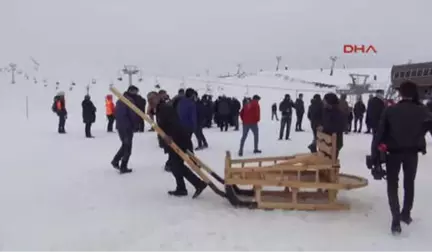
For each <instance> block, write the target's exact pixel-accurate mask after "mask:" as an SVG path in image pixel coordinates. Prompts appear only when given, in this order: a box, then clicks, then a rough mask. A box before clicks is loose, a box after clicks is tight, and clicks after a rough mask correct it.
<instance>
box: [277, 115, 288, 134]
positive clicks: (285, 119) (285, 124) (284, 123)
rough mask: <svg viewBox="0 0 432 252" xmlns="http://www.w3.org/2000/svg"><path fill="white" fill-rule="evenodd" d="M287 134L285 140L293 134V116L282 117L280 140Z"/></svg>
mask: <svg viewBox="0 0 432 252" xmlns="http://www.w3.org/2000/svg"><path fill="white" fill-rule="evenodd" d="M284 131H286V132H285V139H288V138H289V136H290V132H291V116H282V119H281V123H280V129H279V139H282V138H283V135H284Z"/></svg>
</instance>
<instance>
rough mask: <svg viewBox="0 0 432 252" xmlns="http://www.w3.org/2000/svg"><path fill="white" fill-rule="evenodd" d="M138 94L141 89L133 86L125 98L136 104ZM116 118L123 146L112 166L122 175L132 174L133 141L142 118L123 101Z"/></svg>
mask: <svg viewBox="0 0 432 252" xmlns="http://www.w3.org/2000/svg"><path fill="white" fill-rule="evenodd" d="M138 92H139V89H138V88H137V87H135V86H133V85H131V86H129V88H128V89H127V91H126V92H125V93H124V94H123V96H124V97H125V98H126V99H128V100H129V101H131V102H132V103H134V104H136V101H135V99H136V96H137V94H138ZM115 118H116V129H117V133H118V135H119V138H120V141H121V146H120V149H119V150H118V151H117V153H116V155H115V156H114V158H113V160H112V161H111V164H112V166H113V167H114V168H115V169H117V170H119V171H120V174H124V173H130V172H132V169H129V167H128V163H129V158H130V156H131V153H132V140H133V135H134V131H135V129H137V127H138V124H139V119H140V118H139V117H138V115H137V114H136V113H135V112H134V111H133V110H132V109H130V108H129V107H128V106H127V105H126V104H124V103H123V102H122V101H121V100H118V101H117V103H116V113H115Z"/></svg>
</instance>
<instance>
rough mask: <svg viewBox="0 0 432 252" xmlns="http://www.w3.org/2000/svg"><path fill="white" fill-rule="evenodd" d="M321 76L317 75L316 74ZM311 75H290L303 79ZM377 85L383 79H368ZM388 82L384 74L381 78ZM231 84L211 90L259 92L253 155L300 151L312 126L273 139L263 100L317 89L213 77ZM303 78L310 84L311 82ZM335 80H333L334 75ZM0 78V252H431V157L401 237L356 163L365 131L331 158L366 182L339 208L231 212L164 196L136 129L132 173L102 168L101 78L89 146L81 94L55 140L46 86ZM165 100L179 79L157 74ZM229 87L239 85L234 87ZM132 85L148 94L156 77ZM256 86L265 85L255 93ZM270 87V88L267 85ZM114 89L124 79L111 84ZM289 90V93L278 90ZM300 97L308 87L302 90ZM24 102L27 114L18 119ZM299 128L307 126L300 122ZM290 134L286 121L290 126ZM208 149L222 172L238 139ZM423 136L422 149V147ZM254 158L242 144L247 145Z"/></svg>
mask: <svg viewBox="0 0 432 252" xmlns="http://www.w3.org/2000/svg"><path fill="white" fill-rule="evenodd" d="M318 71H319V70H318ZM308 76H309V75H307V74H303V75H302V76H297V77H298V78H300V77H301V78H303V79H305V80H308V79H307V78H308ZM378 78H379V79H378V80H381V76H379V77H378ZM382 78H386V77H382ZM218 81H221V82H222V81H223V82H227V83H231V84H232V83H235V84H236V85H220V84H212V88H213V92H214V93H215V94H218V93H225V94H226V95H229V96H237V97H240V98H241V97H242V96H243V95H245V93H246V91H247V89H246V87H245V86H241V85H244V84H249V85H251V86H253V85H255V86H261V87H250V88H249V94H250V95H252V94H256V93H257V94H259V95H261V97H262V111H263V115H262V122H261V123H260V135H261V137H260V147H261V149H262V150H263V154H262V155H263V156H273V155H284V154H292V153H298V152H306V151H307V149H306V146H307V144H308V143H309V142H310V141H311V138H312V136H311V135H312V134H311V132H310V131H306V132H301V133H297V132H293V134H292V141H277V140H276V139H277V132H278V127H279V125H278V123H277V122H276V121H270V104H272V103H273V102H279V101H280V99H281V98H282V97H283V95H284V94H285V93H291V94H292V96H294V95H295V94H296V90H303V91H301V92H304V93H305V96H306V97H305V101H306V103H307V104H308V101H309V99H310V98H311V96H312V95H313V94H314V92H312V89H315V90H317V91H315V92H319V93H325V92H326V91H327V89H317V88H316V87H313V86H310V85H307V84H301V83H290V84H289V86H288V84H287V83H286V82H283V81H281V80H280V79H277V78H275V77H269V76H265V75H264V74H261V75H257V76H251V77H248V78H246V79H242V80H235V79H231V80H225V79H224V80H218ZM310 81H316V80H312V79H310ZM338 81H339V82H343V81H342V80H338ZM8 82H9V76H8V75H5V74H0V112H1V115H2V121H1V124H0V139H1V140H2V147H1V156H2V158H1V159H0V250H149V249H153V250H428V249H430V248H431V247H432V241H431V239H430V233H431V232H432V218H430V209H431V208H432V203H430V201H429V199H430V198H429V196H430V195H429V193H430V191H431V187H430V176H431V175H432V171H430V169H429V166H430V165H428V164H430V163H431V162H432V157H431V156H430V154H427V155H426V156H423V157H421V158H420V164H419V171H418V177H417V184H416V201H415V206H414V211H413V218H414V222H413V224H412V225H411V226H409V227H405V226H403V228H404V231H403V235H402V236H401V237H399V238H394V237H393V236H391V235H390V234H389V223H390V212H389V209H388V205H387V199H386V187H385V183H384V182H383V181H374V180H372V179H371V177H370V175H369V171H368V170H367V169H366V167H365V165H364V156H365V155H366V154H367V153H368V150H369V144H370V136H369V135H364V134H351V135H348V136H346V138H345V147H344V149H343V150H342V152H341V163H342V171H343V172H346V173H352V174H356V175H360V176H364V177H367V178H370V185H369V186H368V187H366V188H364V189H359V190H354V191H348V192H342V193H341V200H346V201H349V202H351V204H352V209H351V210H350V211H346V212H298V211H261V210H248V209H234V208H233V207H232V206H231V205H230V204H229V203H228V202H227V201H226V200H224V199H222V198H220V197H218V196H217V195H215V194H214V193H213V192H212V191H210V190H206V191H204V193H203V194H202V196H201V197H200V198H199V199H196V200H192V199H191V198H190V197H187V198H181V199H178V198H172V197H169V196H168V195H167V193H166V192H167V191H168V190H170V189H173V187H174V180H173V178H172V176H171V175H170V174H168V173H166V172H164V171H163V168H162V166H163V164H164V162H165V160H166V156H165V155H164V154H163V152H162V151H161V150H160V149H159V148H158V146H157V141H156V135H155V133H151V132H145V133H142V134H136V135H135V139H134V147H133V154H132V158H131V163H130V165H131V167H132V168H133V169H134V172H133V173H132V174H128V175H124V176H120V175H119V174H118V173H117V172H116V171H115V170H114V169H113V168H111V166H110V164H109V162H110V160H111V158H112V156H113V154H114V153H115V152H116V151H117V148H118V147H119V140H118V137H117V135H116V134H108V133H106V132H105V124H106V120H105V117H104V96H105V95H106V94H107V93H108V84H109V81H107V80H101V81H99V80H98V82H97V84H95V85H93V86H92V88H91V90H90V92H91V95H92V99H93V100H94V102H95V105H96V106H97V108H98V109H99V110H98V114H97V122H96V123H95V125H94V127H93V132H94V135H95V136H96V138H95V139H85V138H84V125H83V124H82V122H81V121H82V119H81V105H80V104H81V100H82V98H83V96H84V94H85V88H84V86H82V85H78V86H77V87H75V88H74V90H72V91H67V87H68V84H65V85H63V83H62V84H61V89H62V90H65V91H66V93H67V94H66V95H67V96H66V106H67V108H68V110H69V116H68V120H67V124H66V130H67V131H68V134H66V135H58V134H57V133H56V127H57V117H56V116H55V115H53V114H52V112H51V110H50V107H51V102H52V98H53V95H54V94H55V92H56V91H55V89H54V86H53V85H52V84H50V86H48V87H46V88H44V87H43V86H42V85H41V84H34V83H32V82H29V81H23V80H19V81H18V83H17V84H16V85H11V84H9V83H8ZM159 82H160V83H161V86H162V88H164V89H167V90H168V91H169V92H170V93H171V94H172V93H174V92H176V90H177V89H178V88H179V83H180V82H179V81H178V80H173V79H168V78H162V77H161V78H159ZM237 84H238V85H237ZM138 86H139V87H140V88H141V90H142V92H143V93H146V92H148V91H150V90H152V89H153V86H154V78H150V77H149V78H144V81H143V82H142V83H139V84H138ZM186 86H192V87H195V88H197V89H198V90H201V91H202V92H205V88H206V82H203V81H193V80H192V79H188V80H187V81H186ZM265 86H268V87H270V86H271V87H273V88H272V89H270V88H264V87H265ZM275 86H278V87H280V88H275ZM116 87H117V88H119V89H121V90H124V89H125V87H126V85H125V84H124V83H116ZM288 89H292V90H288ZM304 90H310V92H305V91H304ZM26 97H28V104H29V110H28V119H27V118H26ZM303 125H304V128H305V129H309V127H308V122H307V120H305V121H304V124H303ZM293 127H294V125H293ZM205 134H206V136H207V138H208V142H209V144H210V148H209V149H207V150H204V151H201V152H199V153H198V156H199V157H200V158H201V159H202V160H203V161H205V162H206V163H208V164H209V165H210V167H212V168H213V169H214V170H215V171H217V172H218V173H219V174H221V175H222V174H223V158H224V152H225V151H226V150H230V151H232V152H233V154H235V153H236V152H237V148H238V145H239V139H240V135H239V134H240V133H239V132H235V131H232V130H230V131H229V132H223V133H222V132H219V131H218V130H217V129H215V128H213V129H208V130H205ZM430 142H431V140H430V138H429V137H428V143H429V145H430ZM245 148H246V149H245V156H252V155H253V154H251V151H252V137H250V138H249V139H248V142H247V143H246V147H245Z"/></svg>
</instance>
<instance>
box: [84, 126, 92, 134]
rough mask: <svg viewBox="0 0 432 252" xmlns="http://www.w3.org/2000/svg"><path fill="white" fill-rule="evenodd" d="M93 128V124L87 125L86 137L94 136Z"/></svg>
mask: <svg viewBox="0 0 432 252" xmlns="http://www.w3.org/2000/svg"><path fill="white" fill-rule="evenodd" d="M91 126H92V123H85V135H86V137H91V136H92V134H91Z"/></svg>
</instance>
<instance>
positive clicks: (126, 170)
mask: <svg viewBox="0 0 432 252" xmlns="http://www.w3.org/2000/svg"><path fill="white" fill-rule="evenodd" d="M131 172H132V169H129V168H127V163H123V162H122V164H121V166H120V174H125V173H131Z"/></svg>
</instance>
